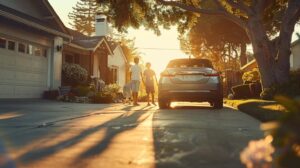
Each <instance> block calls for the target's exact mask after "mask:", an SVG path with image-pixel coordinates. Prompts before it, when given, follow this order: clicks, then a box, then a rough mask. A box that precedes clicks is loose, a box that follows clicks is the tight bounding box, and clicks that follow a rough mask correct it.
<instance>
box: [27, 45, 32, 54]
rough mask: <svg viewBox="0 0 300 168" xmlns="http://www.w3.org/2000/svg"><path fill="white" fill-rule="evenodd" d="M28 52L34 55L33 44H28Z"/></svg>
mask: <svg viewBox="0 0 300 168" xmlns="http://www.w3.org/2000/svg"><path fill="white" fill-rule="evenodd" d="M26 53H27V54H30V55H33V46H32V45H31V44H29V45H27V50H26Z"/></svg>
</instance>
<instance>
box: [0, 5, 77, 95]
mask: <svg viewBox="0 0 300 168" xmlns="http://www.w3.org/2000/svg"><path fill="white" fill-rule="evenodd" d="M71 39H72V37H71V35H70V33H69V31H68V30H67V29H66V28H65V26H64V24H63V23H62V21H61V20H60V18H59V17H58V16H57V14H56V13H55V11H54V10H53V8H52V7H51V5H50V4H49V2H48V1H47V0H26V3H24V0H0V79H1V80H0V98H40V97H41V96H42V94H43V92H44V91H45V90H51V89H57V88H58V87H59V86H61V68H62V66H61V65H62V46H63V43H64V42H68V41H70V40H71Z"/></svg>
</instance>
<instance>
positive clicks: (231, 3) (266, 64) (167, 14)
mask: <svg viewBox="0 0 300 168" xmlns="http://www.w3.org/2000/svg"><path fill="white" fill-rule="evenodd" d="M98 2H100V5H102V6H106V7H107V6H108V8H109V11H107V13H108V15H109V17H111V18H112V21H113V22H114V25H115V26H116V27H117V28H118V29H119V30H122V29H124V28H125V27H128V26H132V27H134V28H138V27H139V26H140V25H144V26H145V27H147V28H150V29H153V30H155V31H157V32H158V29H159V26H158V25H162V26H163V27H168V26H170V25H172V24H174V23H176V24H177V25H178V26H179V30H182V27H188V26H190V25H193V24H195V22H196V21H197V17H199V15H215V16H219V17H222V18H223V19H228V20H230V21H232V22H234V23H235V24H236V25H238V26H239V27H240V28H242V29H243V30H245V32H246V33H247V36H248V38H249V39H250V41H251V43H252V47H253V53H254V57H255V59H256V61H257V63H258V66H259V70H260V73H261V77H262V79H261V80H262V85H263V88H269V87H272V86H273V85H277V84H283V83H286V82H288V81H289V70H290V65H289V64H290V63H289V57H290V53H291V51H290V47H291V36H292V33H293V31H294V26H295V24H296V22H297V21H298V20H299V17H300V1H299V0H210V1H207V0H206V1H205V0H152V1H144V0H122V1H121V0H98ZM203 2H209V3H212V4H213V5H212V6H213V7H209V8H207V7H205V5H203Z"/></svg>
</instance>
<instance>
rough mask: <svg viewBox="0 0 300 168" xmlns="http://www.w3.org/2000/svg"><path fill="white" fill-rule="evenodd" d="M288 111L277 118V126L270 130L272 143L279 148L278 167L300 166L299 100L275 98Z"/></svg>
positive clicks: (291, 167)
mask: <svg viewBox="0 0 300 168" xmlns="http://www.w3.org/2000/svg"><path fill="white" fill-rule="evenodd" d="M275 99H276V100H277V101H278V102H279V103H281V104H282V105H283V106H284V107H285V108H286V109H287V111H288V112H286V113H284V116H283V117H282V118H281V119H280V120H279V124H278V127H277V128H275V129H274V130H272V131H271V134H272V136H273V138H274V141H273V145H274V146H275V147H277V148H278V149H280V150H279V156H278V158H277V162H278V164H279V167H286V168H298V167H300V129H299V128H300V100H299V99H289V98H286V97H283V96H279V97H276V98H275Z"/></svg>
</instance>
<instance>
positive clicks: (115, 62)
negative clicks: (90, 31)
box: [63, 14, 127, 87]
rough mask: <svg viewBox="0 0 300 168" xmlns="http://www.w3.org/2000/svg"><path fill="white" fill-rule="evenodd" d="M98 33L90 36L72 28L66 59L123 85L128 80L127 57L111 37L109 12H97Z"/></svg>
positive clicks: (64, 56) (65, 61)
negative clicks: (107, 19)
mask: <svg viewBox="0 0 300 168" xmlns="http://www.w3.org/2000/svg"><path fill="white" fill-rule="evenodd" d="M95 28H96V32H95V36H92V37H90V36H86V35H84V34H82V33H79V32H77V31H75V30H71V29H70V30H69V32H70V33H71V34H72V36H73V39H72V41H71V42H69V43H68V42H65V44H64V50H63V62H64V63H75V64H79V65H81V66H82V67H83V68H85V69H86V70H87V71H88V73H89V75H90V76H93V77H97V78H100V79H102V80H103V81H104V82H105V83H106V84H112V83H116V84H118V85H120V86H121V87H122V86H124V85H125V82H126V70H127V69H126V66H127V60H126V57H125V55H124V53H123V50H122V48H121V47H120V45H119V44H118V43H115V42H113V41H111V40H109V41H108V40H107V38H106V37H107V35H108V34H109V28H108V24H107V21H106V16H104V15H101V14H99V15H97V16H96V25H95Z"/></svg>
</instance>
